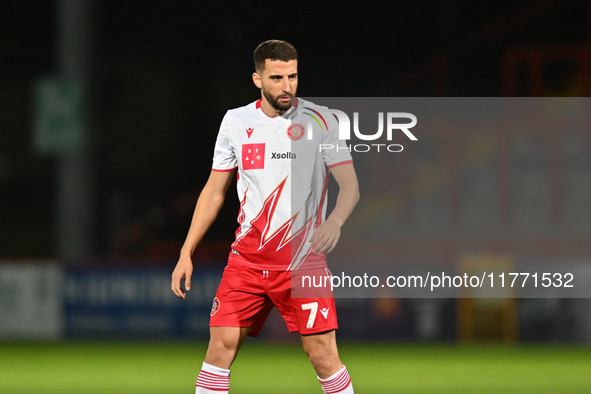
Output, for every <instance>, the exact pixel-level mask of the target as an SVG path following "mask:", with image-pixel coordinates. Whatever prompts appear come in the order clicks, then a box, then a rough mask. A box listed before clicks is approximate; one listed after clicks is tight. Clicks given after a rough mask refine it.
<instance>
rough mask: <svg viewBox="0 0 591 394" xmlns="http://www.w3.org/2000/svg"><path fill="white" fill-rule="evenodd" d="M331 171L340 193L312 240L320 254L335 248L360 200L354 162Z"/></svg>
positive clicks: (315, 250) (316, 251) (315, 249)
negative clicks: (345, 224)
mask: <svg viewBox="0 0 591 394" xmlns="http://www.w3.org/2000/svg"><path fill="white" fill-rule="evenodd" d="M330 172H331V173H332V175H333V177H334V179H335V180H336V181H337V184H338V185H339V194H338V196H337V203H336V206H335V208H334V210H333V211H332V212H331V214H330V216H329V217H328V218H327V219H326V221H325V222H324V223H322V224H321V225H320V226H318V228H317V229H316V231H315V232H314V235H313V236H312V239H311V240H310V242H312V244H313V245H314V252H315V253H319V254H327V253H330V252H331V251H332V250H333V249H334V248H335V246H336V245H337V242H338V241H339V238H340V236H341V227H342V226H343V224H344V223H345V221H346V220H347V218H348V217H349V215H351V212H353V208H355V205H356V204H357V201H359V182H358V181H357V174H356V173H355V168H354V167H353V163H347V164H343V165H340V166H337V167H333V168H331V170H330Z"/></svg>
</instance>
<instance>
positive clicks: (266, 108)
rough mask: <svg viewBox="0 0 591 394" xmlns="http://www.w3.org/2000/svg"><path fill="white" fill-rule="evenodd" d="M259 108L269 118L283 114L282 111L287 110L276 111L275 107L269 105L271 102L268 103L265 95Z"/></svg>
mask: <svg viewBox="0 0 591 394" xmlns="http://www.w3.org/2000/svg"><path fill="white" fill-rule="evenodd" d="M261 110H262V111H263V113H264V114H265V115H267V116H268V117H269V118H276V117H278V116H281V115H283V114H284V113H286V112H287V110H285V111H278V110H276V109H275V108H273V107H272V106H271V104H269V102H268V101H267V100H266V99H265V97H263V100H262V101H261Z"/></svg>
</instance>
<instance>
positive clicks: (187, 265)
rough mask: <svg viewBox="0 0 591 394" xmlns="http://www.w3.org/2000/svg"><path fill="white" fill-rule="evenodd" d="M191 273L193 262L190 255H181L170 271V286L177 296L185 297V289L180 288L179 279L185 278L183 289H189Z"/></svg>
mask: <svg viewBox="0 0 591 394" xmlns="http://www.w3.org/2000/svg"><path fill="white" fill-rule="evenodd" d="M192 275H193V262H192V261H191V258H190V257H186V256H184V257H183V256H181V258H180V259H179V261H178V263H176V267H175V269H174V271H173V273H172V284H171V285H170V288H171V289H172V291H173V293H174V294H176V295H177V297H180V298H185V297H186V294H185V290H183V289H182V288H181V279H183V278H185V289H186V290H187V291H189V290H191V276H192Z"/></svg>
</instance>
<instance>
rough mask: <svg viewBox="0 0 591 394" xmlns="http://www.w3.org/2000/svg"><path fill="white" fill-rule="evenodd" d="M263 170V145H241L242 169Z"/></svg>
mask: <svg viewBox="0 0 591 394" xmlns="http://www.w3.org/2000/svg"><path fill="white" fill-rule="evenodd" d="M263 168H265V144H264V143H262V144H243V145H242V169H244V170H258V169H263Z"/></svg>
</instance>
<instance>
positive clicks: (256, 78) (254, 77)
mask: <svg viewBox="0 0 591 394" xmlns="http://www.w3.org/2000/svg"><path fill="white" fill-rule="evenodd" d="M252 81H253V82H254V84H255V85H256V87H257V88H259V89H262V88H263V84H262V82H261V76H260V75H259V74H257V73H252Z"/></svg>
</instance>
